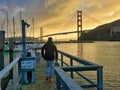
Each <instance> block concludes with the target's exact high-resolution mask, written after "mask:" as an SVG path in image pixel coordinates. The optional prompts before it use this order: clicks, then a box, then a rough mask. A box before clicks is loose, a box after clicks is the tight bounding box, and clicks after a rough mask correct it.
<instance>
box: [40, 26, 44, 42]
mask: <svg viewBox="0 0 120 90" xmlns="http://www.w3.org/2000/svg"><path fill="white" fill-rule="evenodd" d="M42 36H43V27H40V40H41V41H42V40H43V37H42Z"/></svg>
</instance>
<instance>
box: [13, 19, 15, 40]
mask: <svg viewBox="0 0 120 90" xmlns="http://www.w3.org/2000/svg"><path fill="white" fill-rule="evenodd" d="M13 35H14V41H15V20H14V17H13Z"/></svg>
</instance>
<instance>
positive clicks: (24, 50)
mask: <svg viewBox="0 0 120 90" xmlns="http://www.w3.org/2000/svg"><path fill="white" fill-rule="evenodd" d="M21 23H22V49H23V51H22V57H23V58H24V57H26V33H25V26H27V27H29V26H30V25H29V24H27V23H26V22H24V20H21Z"/></svg>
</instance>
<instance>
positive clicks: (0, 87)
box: [0, 79, 2, 90]
mask: <svg viewBox="0 0 120 90" xmlns="http://www.w3.org/2000/svg"><path fill="white" fill-rule="evenodd" d="M0 90H2V85H1V79H0Z"/></svg>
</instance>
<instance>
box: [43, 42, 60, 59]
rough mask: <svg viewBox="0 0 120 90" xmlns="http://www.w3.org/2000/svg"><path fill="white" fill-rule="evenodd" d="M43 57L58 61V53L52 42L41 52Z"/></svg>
mask: <svg viewBox="0 0 120 90" xmlns="http://www.w3.org/2000/svg"><path fill="white" fill-rule="evenodd" d="M41 53H42V56H43V58H44V59H45V60H54V59H58V51H57V48H56V46H55V45H54V44H53V43H52V42H47V43H46V44H45V45H44V46H43V47H42V50H41Z"/></svg>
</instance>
